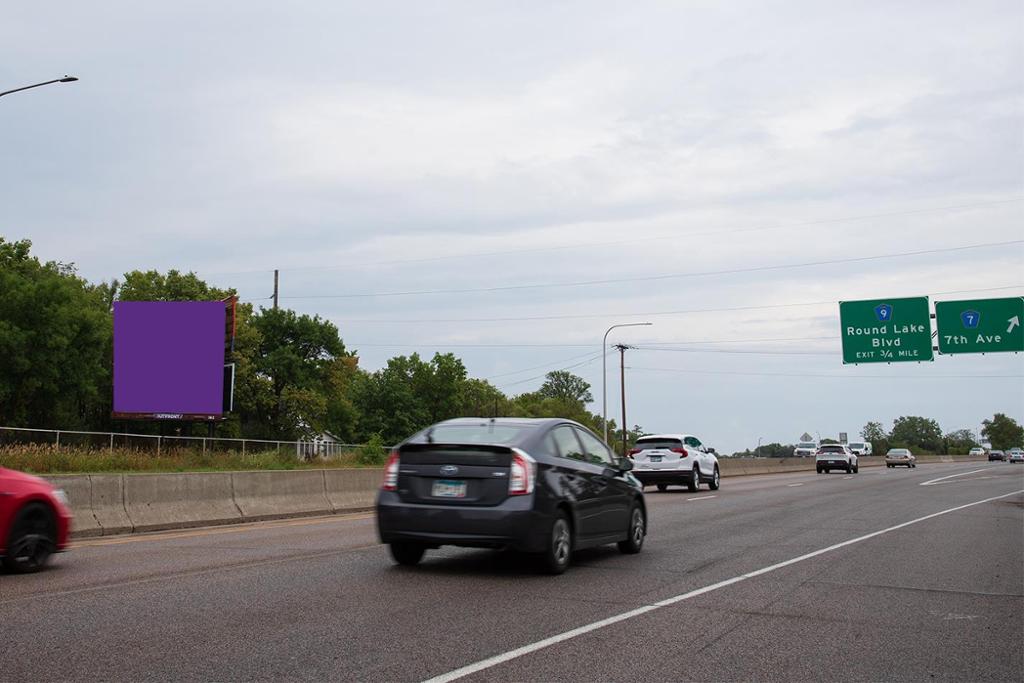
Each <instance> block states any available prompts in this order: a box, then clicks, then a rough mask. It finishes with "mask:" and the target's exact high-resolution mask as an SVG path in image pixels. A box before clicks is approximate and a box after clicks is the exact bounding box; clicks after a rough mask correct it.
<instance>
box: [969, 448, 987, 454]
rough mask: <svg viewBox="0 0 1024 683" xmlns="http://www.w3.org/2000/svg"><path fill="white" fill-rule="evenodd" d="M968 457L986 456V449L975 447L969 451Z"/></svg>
mask: <svg viewBox="0 0 1024 683" xmlns="http://www.w3.org/2000/svg"><path fill="white" fill-rule="evenodd" d="M967 455H969V456H971V455H985V449H984V448H982V447H981V446H975V447H974V448H972V449H971V450H969V451H967Z"/></svg>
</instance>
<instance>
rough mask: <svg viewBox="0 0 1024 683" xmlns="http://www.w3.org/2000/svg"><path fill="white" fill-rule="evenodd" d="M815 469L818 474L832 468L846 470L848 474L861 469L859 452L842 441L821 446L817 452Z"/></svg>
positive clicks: (827, 471) (829, 470)
mask: <svg viewBox="0 0 1024 683" xmlns="http://www.w3.org/2000/svg"><path fill="white" fill-rule="evenodd" d="M814 469H815V470H817V472H818V474H821V473H822V472H825V473H826V474H827V473H829V472H831V471H832V470H844V471H845V472H846V473H847V474H851V473H852V474H856V473H857V472H859V471H860V468H859V467H858V465H857V454H856V453H854V452H853V451H851V450H850V449H849V448H848V447H846V446H844V445H843V444H840V443H829V444H825V445H824V446H822V447H821V448H819V449H818V450H817V452H816V453H815V462H814Z"/></svg>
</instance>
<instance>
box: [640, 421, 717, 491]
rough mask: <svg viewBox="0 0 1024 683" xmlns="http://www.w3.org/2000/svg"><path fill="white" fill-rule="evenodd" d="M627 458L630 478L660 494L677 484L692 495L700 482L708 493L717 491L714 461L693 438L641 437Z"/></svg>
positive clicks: (682, 435)
mask: <svg viewBox="0 0 1024 683" xmlns="http://www.w3.org/2000/svg"><path fill="white" fill-rule="evenodd" d="M627 455H628V456H629V459H630V460H632V461H633V470H632V474H633V476H634V477H636V478H637V479H639V480H640V483H641V484H643V485H644V486H647V485H649V484H657V486H658V490H659V491H664V490H665V489H667V488H668V485H669V484H679V485H681V486H686V487H687V488H688V489H689V490H690V491H696V490H697V489H698V488H699V487H700V482H702V481H704V482H707V485H708V488H710V489H711V490H712V491H717V490H718V486H719V483H720V479H721V476H720V475H719V473H718V458H717V457H716V456H715V453H714V451H713V450H710V449H708V448H707V447H706V446H704V444H702V443H701V442H700V439H698V438H697V437H695V436H693V435H690V434H656V435H652V436H641V437H640V438H639V439H637V441H636V447H634V448H632V449H630V451H629V453H627Z"/></svg>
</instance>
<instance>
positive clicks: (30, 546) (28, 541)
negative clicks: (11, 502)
mask: <svg viewBox="0 0 1024 683" xmlns="http://www.w3.org/2000/svg"><path fill="white" fill-rule="evenodd" d="M56 539H57V525H56V524H55V521H54V518H53V512H51V511H50V508H48V507H46V506H45V505H43V504H42V503H30V504H29V505H26V506H25V507H23V508H22V509H21V510H20V511H19V512H18V514H17V516H16V517H15V518H14V523H13V524H12V525H11V534H10V536H8V537H7V554H6V555H5V556H4V559H3V563H4V568H5V569H6V570H7V571H9V572H12V573H15V574H28V573H30V572H37V571H39V570H40V569H42V568H43V567H45V566H46V563H47V561H49V559H50V555H52V554H53V551H54V550H55V549H56V547H57V540H56Z"/></svg>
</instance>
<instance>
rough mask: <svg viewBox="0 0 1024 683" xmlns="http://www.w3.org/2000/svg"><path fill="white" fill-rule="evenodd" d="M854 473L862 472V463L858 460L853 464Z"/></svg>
mask: <svg viewBox="0 0 1024 683" xmlns="http://www.w3.org/2000/svg"><path fill="white" fill-rule="evenodd" d="M853 473H854V474H859V473H860V463H859V462H858V463H855V464H854V465H853Z"/></svg>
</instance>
